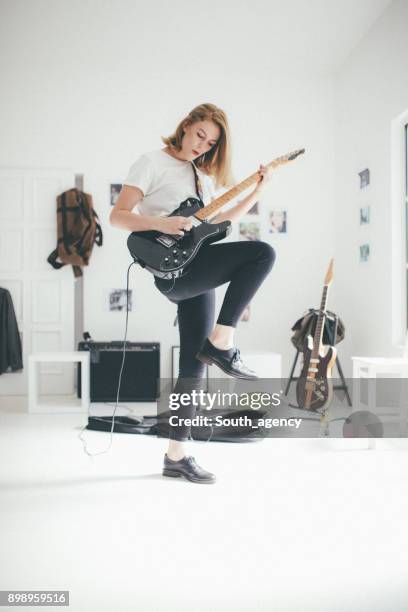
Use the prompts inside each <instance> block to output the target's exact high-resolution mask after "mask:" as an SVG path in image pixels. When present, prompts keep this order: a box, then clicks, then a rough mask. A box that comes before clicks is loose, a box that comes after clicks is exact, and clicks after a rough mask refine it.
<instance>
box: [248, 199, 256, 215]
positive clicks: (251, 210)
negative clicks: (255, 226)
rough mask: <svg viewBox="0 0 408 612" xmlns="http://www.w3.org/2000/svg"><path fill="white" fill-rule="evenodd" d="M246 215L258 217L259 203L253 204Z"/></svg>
mask: <svg viewBox="0 0 408 612" xmlns="http://www.w3.org/2000/svg"><path fill="white" fill-rule="evenodd" d="M247 214H248V215H258V214H259V202H255V204H254V205H253V207H252V208H250V209H249V210H248V212H247Z"/></svg>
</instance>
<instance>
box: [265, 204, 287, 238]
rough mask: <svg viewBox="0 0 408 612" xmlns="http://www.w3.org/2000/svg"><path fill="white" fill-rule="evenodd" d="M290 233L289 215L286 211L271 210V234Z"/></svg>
mask: <svg viewBox="0 0 408 612" xmlns="http://www.w3.org/2000/svg"><path fill="white" fill-rule="evenodd" d="M287 231H288V213H287V211H286V210H271V211H270V213H269V232H270V233H271V234H286V233H287Z"/></svg>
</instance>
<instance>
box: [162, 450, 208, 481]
mask: <svg viewBox="0 0 408 612" xmlns="http://www.w3.org/2000/svg"><path fill="white" fill-rule="evenodd" d="M163 476H172V477H173V478H180V477H182V476H184V478H187V480H190V481H191V482H198V483H200V484H213V483H214V482H215V476H214V474H211V472H207V471H206V470H204V469H203V468H202V467H200V466H199V465H197V463H196V461H195V459H194V457H191V456H189V457H183V459H180V461H173V460H172V459H169V458H168V456H167V453H166V454H165V455H164V466H163Z"/></svg>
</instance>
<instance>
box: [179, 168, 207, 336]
mask: <svg viewBox="0 0 408 612" xmlns="http://www.w3.org/2000/svg"><path fill="white" fill-rule="evenodd" d="M191 165H192V167H193V172H194V180H195V188H196V194H197V197H198V199H199V200H200V206H201V208H204V202H203V197H204V193H203V186H202V184H201V180H200V177H199V176H198V172H197V168H196V167H195V165H194V164H193V162H191ZM177 323H178V316H177V315H176V318H175V319H174V323H173V327H176V325H177Z"/></svg>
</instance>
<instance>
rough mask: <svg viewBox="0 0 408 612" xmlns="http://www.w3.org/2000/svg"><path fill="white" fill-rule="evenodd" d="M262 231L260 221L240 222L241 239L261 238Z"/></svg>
mask: <svg viewBox="0 0 408 612" xmlns="http://www.w3.org/2000/svg"><path fill="white" fill-rule="evenodd" d="M260 233H261V230H260V226H259V222H258V221H242V222H241V223H240V224H239V237H240V240H260Z"/></svg>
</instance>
